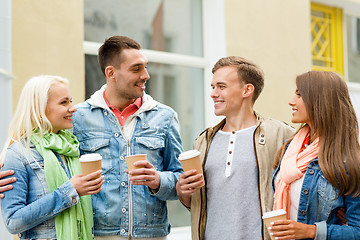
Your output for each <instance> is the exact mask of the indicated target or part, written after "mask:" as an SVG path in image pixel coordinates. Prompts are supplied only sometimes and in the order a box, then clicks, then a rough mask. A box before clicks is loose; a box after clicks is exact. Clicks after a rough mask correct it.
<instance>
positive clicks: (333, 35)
mask: <svg viewBox="0 0 360 240" xmlns="http://www.w3.org/2000/svg"><path fill="white" fill-rule="evenodd" d="M342 34H343V30H342V10H341V9H340V8H335V7H329V6H325V5H322V4H317V3H311V37H312V43H311V51H312V62H313V70H322V71H333V72H337V73H339V74H341V75H342V76H344V60H343V39H342Z"/></svg>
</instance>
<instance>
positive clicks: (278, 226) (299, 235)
mask: <svg viewBox="0 0 360 240" xmlns="http://www.w3.org/2000/svg"><path fill="white" fill-rule="evenodd" d="M269 231H270V235H272V236H274V237H275V238H276V239H279V240H285V239H303V238H311V239H314V238H315V235H316V225H309V224H305V223H299V222H295V221H293V220H277V221H275V222H273V223H271V227H270V228H269Z"/></svg>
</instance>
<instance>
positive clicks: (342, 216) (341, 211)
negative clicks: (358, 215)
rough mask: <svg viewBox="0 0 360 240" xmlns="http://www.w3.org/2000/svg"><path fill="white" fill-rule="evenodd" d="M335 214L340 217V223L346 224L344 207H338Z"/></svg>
mask: <svg viewBox="0 0 360 240" xmlns="http://www.w3.org/2000/svg"><path fill="white" fill-rule="evenodd" d="M336 216H337V217H338V218H339V219H340V221H341V223H342V224H343V225H347V219H346V209H345V208H339V209H338V210H337V212H336Z"/></svg>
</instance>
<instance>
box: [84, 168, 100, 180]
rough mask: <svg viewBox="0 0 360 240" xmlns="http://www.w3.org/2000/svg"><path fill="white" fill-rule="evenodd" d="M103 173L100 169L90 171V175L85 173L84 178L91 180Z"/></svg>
mask: <svg viewBox="0 0 360 240" xmlns="http://www.w3.org/2000/svg"><path fill="white" fill-rule="evenodd" d="M101 173H102V170H98V171H96V172H92V173H89V174H88V175H85V176H84V180H86V181H90V180H92V179H95V178H99V176H100V175H101Z"/></svg>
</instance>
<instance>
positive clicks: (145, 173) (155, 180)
mask: <svg viewBox="0 0 360 240" xmlns="http://www.w3.org/2000/svg"><path fill="white" fill-rule="evenodd" d="M134 166H136V167H139V166H142V168H138V169H134V170H131V171H129V170H128V169H127V170H126V173H127V174H129V175H132V176H130V178H129V181H131V184H132V185H145V186H148V187H149V188H151V189H153V190H156V189H159V187H160V175H159V173H158V171H156V169H155V167H154V166H153V165H152V164H151V163H150V162H148V161H146V160H141V161H137V162H135V163H134ZM134 175H136V176H134Z"/></svg>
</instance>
